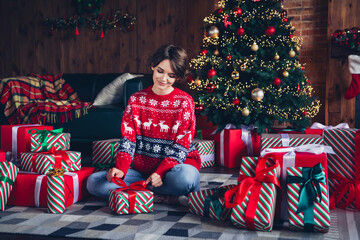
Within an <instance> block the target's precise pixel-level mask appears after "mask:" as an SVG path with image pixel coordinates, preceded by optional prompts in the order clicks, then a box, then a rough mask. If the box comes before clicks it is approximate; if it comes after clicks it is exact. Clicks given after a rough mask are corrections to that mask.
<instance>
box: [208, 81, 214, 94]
mask: <svg viewBox="0 0 360 240" xmlns="http://www.w3.org/2000/svg"><path fill="white" fill-rule="evenodd" d="M215 88H216V86H215V85H214V84H213V83H209V84H208V85H207V86H206V91H208V92H209V93H212V92H213V91H214V90H215Z"/></svg>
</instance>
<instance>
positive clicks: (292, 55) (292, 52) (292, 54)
mask: <svg viewBox="0 0 360 240" xmlns="http://www.w3.org/2000/svg"><path fill="white" fill-rule="evenodd" d="M295 54H296V53H295V51H294V50H292V49H291V50H290V51H289V57H295Z"/></svg>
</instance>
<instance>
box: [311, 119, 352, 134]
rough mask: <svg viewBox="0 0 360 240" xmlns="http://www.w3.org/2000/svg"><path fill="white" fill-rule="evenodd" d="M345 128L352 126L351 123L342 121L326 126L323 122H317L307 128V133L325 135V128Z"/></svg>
mask: <svg viewBox="0 0 360 240" xmlns="http://www.w3.org/2000/svg"><path fill="white" fill-rule="evenodd" d="M343 128H350V127H349V124H347V123H340V124H338V125H336V126H325V125H323V124H321V123H318V122H315V123H313V124H312V125H311V127H310V128H306V129H305V131H304V132H305V134H317V135H321V136H322V135H323V132H324V130H328V129H343Z"/></svg>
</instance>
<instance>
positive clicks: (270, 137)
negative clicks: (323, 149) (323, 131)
mask: <svg viewBox="0 0 360 240" xmlns="http://www.w3.org/2000/svg"><path fill="white" fill-rule="evenodd" d="M306 144H321V145H324V139H323V138H322V137H321V136H319V135H314V134H312V135H310V134H281V135H280V134H261V146H260V151H263V150H264V149H267V148H274V147H297V146H301V145H306Z"/></svg>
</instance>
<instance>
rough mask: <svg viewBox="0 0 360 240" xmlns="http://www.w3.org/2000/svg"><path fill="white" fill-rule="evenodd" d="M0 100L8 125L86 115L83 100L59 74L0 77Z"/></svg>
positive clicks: (87, 107)
mask: <svg viewBox="0 0 360 240" xmlns="http://www.w3.org/2000/svg"><path fill="white" fill-rule="evenodd" d="M0 102H1V103H2V104H4V105H5V112H4V114H5V116H6V117H7V118H8V121H9V123H10V124H18V123H40V124H45V123H64V122H68V121H71V120H72V119H74V118H80V117H81V116H83V115H85V114H87V111H88V109H89V108H91V107H92V104H91V103H90V102H82V101H80V99H79V98H78V96H77V93H76V92H75V91H74V89H73V88H72V87H71V86H70V85H69V84H68V83H66V82H65V80H64V79H63V78H62V75H36V74H31V75H30V76H24V77H15V78H4V79H1V80H0Z"/></svg>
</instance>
